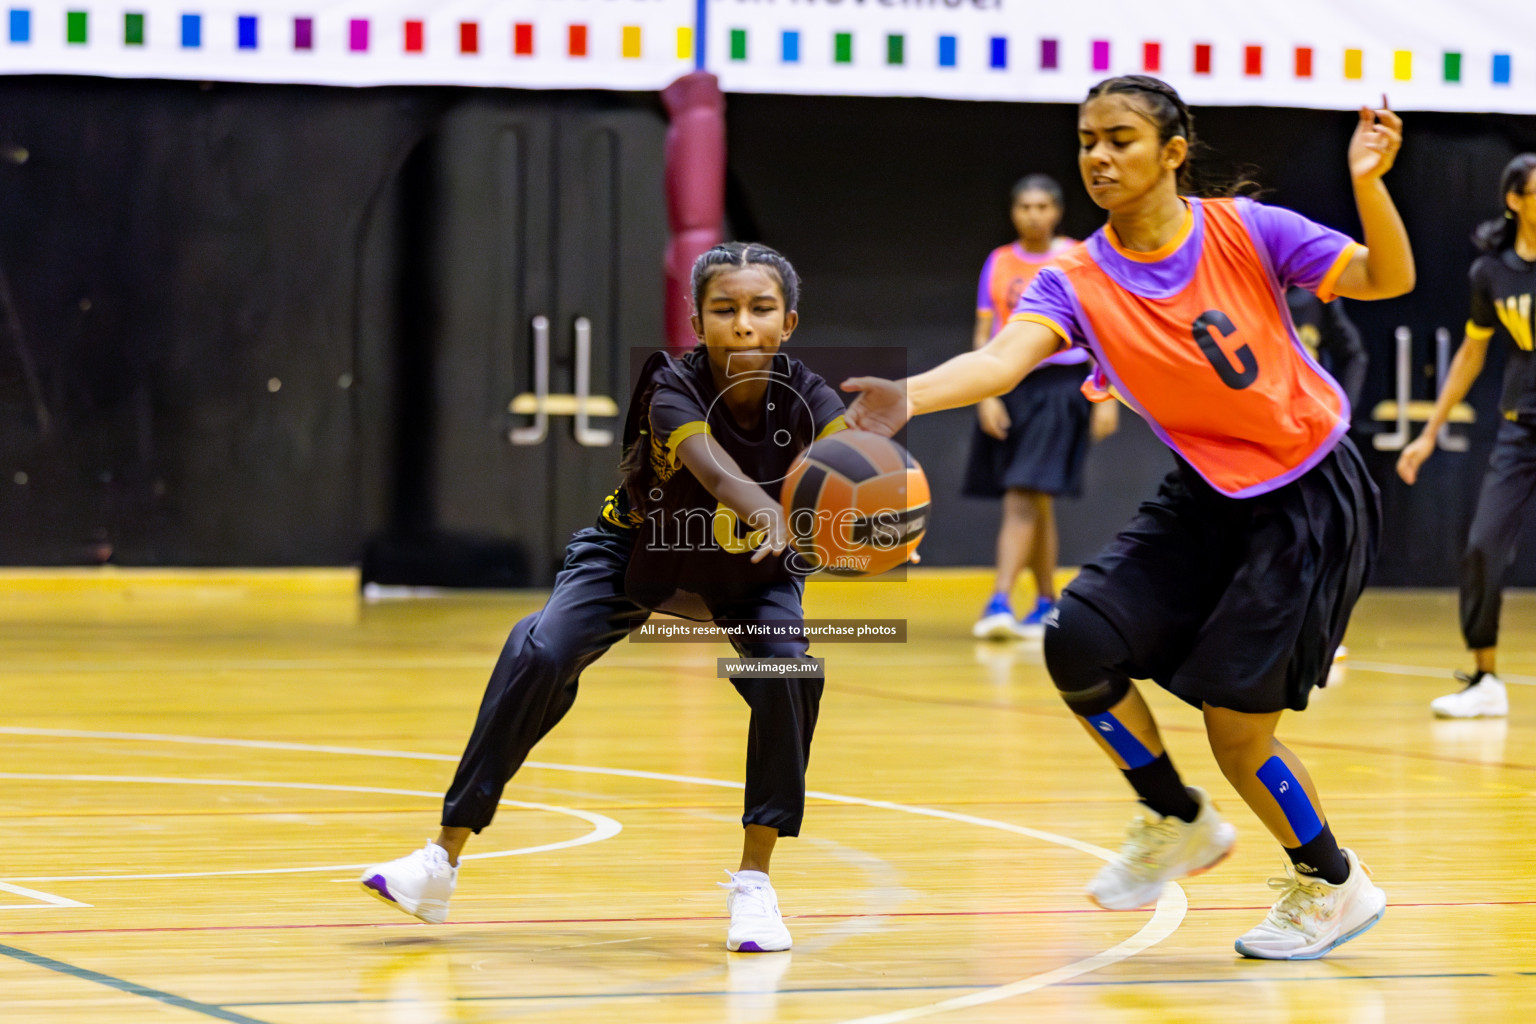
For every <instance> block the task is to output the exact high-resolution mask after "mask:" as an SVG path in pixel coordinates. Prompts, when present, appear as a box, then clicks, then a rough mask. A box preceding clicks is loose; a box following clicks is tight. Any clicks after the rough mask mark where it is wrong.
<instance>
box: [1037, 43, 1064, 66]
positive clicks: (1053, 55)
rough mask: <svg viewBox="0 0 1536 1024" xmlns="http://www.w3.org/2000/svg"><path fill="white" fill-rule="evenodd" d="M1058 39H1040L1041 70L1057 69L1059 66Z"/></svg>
mask: <svg viewBox="0 0 1536 1024" xmlns="http://www.w3.org/2000/svg"><path fill="white" fill-rule="evenodd" d="M1056 51H1057V45H1056V40H1054V39H1042V40H1040V70H1041V71H1055V70H1056V68H1057V67H1059V66H1060V65H1059V62H1058V54H1057V52H1056Z"/></svg>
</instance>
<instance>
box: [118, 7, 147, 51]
mask: <svg viewBox="0 0 1536 1024" xmlns="http://www.w3.org/2000/svg"><path fill="white" fill-rule="evenodd" d="M123 45H124V46H143V45H144V15H142V14H124V15H123Z"/></svg>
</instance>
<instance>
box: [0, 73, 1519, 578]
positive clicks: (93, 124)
mask: <svg viewBox="0 0 1536 1024" xmlns="http://www.w3.org/2000/svg"><path fill="white" fill-rule="evenodd" d="M462 93H463V90H454V89H327V88H319V87H313V88H311V87H295V86H257V85H204V84H199V83H169V82H152V81H113V80H102V79H86V78H54V77H3V78H0V195H3V199H0V563H5V564H89V563H92V562H99V561H104V560H108V559H110V560H112V561H116V562H119V563H122V564H129V565H222V564H257V565H261V564H268V565H282V564H327V563H331V564H334V563H345V562H351V561H355V560H356V559H358V558H359V556H360V553H361V551H362V550H363V547H364V545H365V544H366V542H367V540H368V539H369V538H370V537H372V536H376V535H378V534H379V533H380V531H383V530H385V529H387V528H388V527H389V526H390V525H391V520H392V518H399V517H400V516H410V515H413V514H416V513H417V512H420V511H421V509H420V508H419V507H417V506H415V505H413V504H412V503H411V502H410V501H409V500H407V497H406V496H402V495H400V494H397V493H394V492H393V491H392V490H391V480H392V478H393V477H394V475H396V474H397V473H398V472H399V467H400V466H401V465H405V464H414V463H412V462H411V460H412V459H413V458H415V457H416V455H418V454H419V453H416V452H413V451H412V450H410V449H409V448H407V447H402V445H403V442H402V441H401V438H400V434H401V433H402V431H401V430H400V429H399V421H400V417H401V416H403V415H428V414H429V413H428V412H422V411H421V410H416V412H415V413H412V411H411V410H410V409H407V408H403V407H401V403H400V399H399V395H401V394H404V393H405V391H402V390H401V389H400V387H399V386H398V383H399V382H398V380H397V375H398V374H399V373H400V372H401V371H402V369H409V368H402V367H400V366H398V365H396V362H397V357H396V356H395V355H394V353H397V352H398V351H400V350H401V347H400V345H399V344H398V340H399V335H400V331H401V330H402V323H404V322H405V321H406V320H408V319H409V317H410V315H411V310H412V308H413V307H412V306H411V303H410V302H408V301H404V300H402V298H401V296H400V295H399V294H398V291H397V289H398V286H399V282H401V281H402V280H409V279H411V274H412V271H411V264H410V262H409V256H408V254H407V253H406V252H405V247H406V246H408V245H409V239H410V225H411V220H410V217H409V212H408V210H405V211H403V212H402V210H401V209H399V208H398V207H399V206H400V204H401V203H402V202H408V197H409V187H408V186H409V173H407V175H406V179H405V180H404V184H402V178H401V172H402V168H406V169H407V171H408V166H407V161H408V158H409V157H410V154H411V153H412V152H413V151H414V150H415V149H416V147H417V146H418V145H419V144H420V143H421V142H422V140H423V139H424V138H427V137H428V136H429V135H430V134H431V131H432V127H433V125H434V124H435V123H436V121H437V119H438V118H439V117H440V116H441V114H442V112H443V111H444V110H445V109H447V108H448V107H449V106H450V105H451V104H453V103H454V102H456V98H457V97H459V96H461V95H462ZM508 95H509V97H510V96H515V98H516V100H517V102H520V103H528V102H541V101H543V98H545V97H547V98H548V100H549V102H552V103H553V102H555V101H556V100H557V99H558V97H556V96H555V95H554V94H528V93H518V94H508ZM567 95H568V94H567ZM1362 98H1363V99H1371V97H1362ZM601 102H620V103H635V104H641V105H649V106H655V105H656V103H657V101H656V98H655V97H654V96H649V95H640V96H631V97H623V96H612V95H611V94H610V95H609V96H608V97H607V98H606V99H603V100H602V101H601ZM1196 113H1197V128H1198V130H1199V133H1200V136H1201V138H1202V139H1203V140H1204V141H1205V143H1206V144H1207V145H1208V146H1209V147H1210V148H1211V150H1213V157H1214V161H1215V165H1216V166H1218V167H1219V166H1221V165H1222V164H1223V163H1225V164H1227V165H1230V166H1233V167H1238V168H1239V169H1240V172H1241V173H1243V174H1244V175H1245V176H1247V177H1251V178H1253V179H1254V180H1256V181H1258V182H1259V183H1260V184H1262V185H1263V186H1265V187H1266V188H1267V189H1268V190H1269V191H1268V192H1267V194H1266V196H1265V198H1266V199H1267V200H1268V201H1270V202H1275V203H1280V204H1283V205H1287V206H1290V207H1292V208H1294V209H1297V210H1299V211H1301V212H1303V213H1305V214H1307V215H1309V216H1311V217H1314V218H1316V219H1317V220H1320V221H1322V222H1324V223H1327V224H1331V225H1333V226H1336V227H1339V228H1341V229H1343V230H1346V231H1349V232H1351V233H1356V234H1358V230H1359V227H1358V224H1357V223H1356V221H1355V215H1354V209H1353V202H1352V199H1351V196H1350V189H1349V182H1348V177H1347V173H1346V171H1345V165H1344V150H1345V145H1346V142H1347V139H1348V137H1349V133H1350V131H1351V128H1352V125H1353V123H1354V120H1355V115H1354V114H1353V113H1352V112H1347V111H1342V112H1328V111H1303V110H1289V109H1268V108H1206V109H1200V110H1197V112H1196ZM1075 116H1076V112H1075V108H1073V107H1071V106H1068V105H1059V104H1054V105H1052V104H1042V105H1024V104H1000V103H959V102H948V101H935V100H921V99H851V98H819V97H786V96H766V95H764V96H756V95H733V96H730V97H728V99H727V123H728V132H729V158H730V165H729V174H730V179H729V188H728V222H729V224H728V230H729V231H730V232H731V233H732V234H735V235H737V236H739V237H746V238H758V239H761V240H763V241H766V242H768V243H770V244H772V245H774V246H776V247H778V248H780V249H781V250H782V251H783V252H784V253H785V254H786V255H788V256H789V257H790V258H791V259H792V260H793V261H794V262H795V264H796V266H797V267H798V268H799V270H800V271H801V273H802V275H803V277H804V280H805V289H804V299H803V302H802V310H801V311H802V317H803V327H802V329H801V332H800V333H799V334H798V335H797V341H798V342H800V343H803V344H806V345H817V346H862V345H877V346H901V347H904V348H905V349H906V350H907V352H908V365H909V367H910V368H911V369H913V370H919V369H923V368H926V367H928V366H932V365H934V364H935V363H937V362H939V361H940V360H942V359H944V358H946V357H947V356H949V355H951V354H953V353H955V352H958V351H961V350H963V349H964V348H966V347H967V346H968V345H969V339H970V331H971V323H972V316H973V309H974V301H975V289H976V277H977V274H978V273H979V270H980V267H981V263H982V260H983V258H984V257H985V255H986V253H987V251H988V250H989V249H990V248H992V247H994V246H996V245H999V244H1002V243H1004V242H1006V241H1008V240H1009V239H1010V237H1011V233H1010V228H1009V223H1008V218H1007V198H1008V190H1009V187H1010V186H1011V185H1012V183H1013V182H1014V181H1015V180H1016V179H1017V178H1018V177H1019V176H1021V175H1023V174H1025V173H1029V172H1035V171H1044V172H1046V173H1049V174H1052V175H1054V176H1056V177H1057V178H1058V180H1060V181H1061V182H1062V184H1063V187H1064V188H1065V191H1066V195H1067V216H1066V220H1065V222H1064V225H1063V226H1064V229H1065V230H1066V231H1067V232H1069V233H1071V234H1073V235H1076V236H1078V237H1083V236H1085V235H1087V234H1088V233H1090V232H1091V231H1093V230H1094V229H1095V228H1096V227H1097V225H1098V224H1099V223H1100V217H1099V215H1098V212H1097V211H1096V210H1095V209H1094V208H1093V207H1092V206H1091V205H1090V204H1089V203H1088V201H1087V199H1086V198H1085V196H1084V194H1083V192H1082V188H1081V185H1080V184H1079V183H1078V180H1077V174H1076V165H1075V136H1074V126H1075ZM1405 118H1406V121H1407V142H1406V145H1405V148H1404V151H1403V154H1402V156H1401V157H1400V159H1399V162H1398V166H1397V168H1396V169H1395V170H1394V171H1393V172H1392V174H1391V176H1390V178H1389V184H1390V186H1391V188H1392V191H1393V194H1394V195H1395V196H1396V197H1397V199H1398V202H1399V206H1400V208H1401V209H1402V211H1403V214H1404V217H1405V219H1406V221H1407V223H1408V226H1409V231H1410V233H1411V235H1412V237H1413V239H1414V244H1415V251H1416V254H1417V257H1418V266H1419V286H1418V288H1417V290H1416V291H1415V292H1414V293H1413V294H1412V295H1409V296H1407V297H1405V298H1402V299H1398V300H1393V301H1390V302H1383V303H1373V304H1365V303H1356V304H1352V306H1351V313H1352V315H1353V317H1354V318H1355V320H1356V322H1357V323H1358V324H1359V325H1360V328H1361V331H1362V334H1363V335H1364V337H1365V340H1366V342H1367V345H1368V348H1369V349H1370V353H1371V357H1372V365H1371V368H1370V373H1369V377H1368V380H1367V384H1366V392H1365V397H1364V400H1363V401H1362V403H1361V405H1362V409H1361V410H1357V429H1356V440H1357V443H1359V444H1360V446H1361V448H1362V450H1363V451H1365V452H1366V454H1367V458H1368V460H1369V461H1370V463H1371V465H1372V468H1373V471H1374V473H1375V475H1376V478H1377V480H1378V483H1380V484H1381V485H1382V489H1383V500H1384V505H1385V509H1386V515H1387V520H1386V522H1387V533H1386V543H1385V546H1384V550H1383V557H1382V562H1381V567H1380V570H1379V572H1378V574H1377V577H1376V582H1378V583H1381V584H1388V585H1447V584H1450V583H1452V582H1454V579H1455V566H1456V562H1457V559H1458V557H1459V553H1460V547H1461V544H1462V541H1463V539H1464V538H1465V535H1466V529H1467V524H1468V522H1469V520H1470V516H1471V512H1472V507H1473V502H1474V500H1475V498H1476V492H1477V486H1478V482H1479V480H1480V478H1481V475H1482V472H1483V468H1484V465H1485V464H1486V459H1487V453H1488V449H1489V446H1490V444H1491V440H1492V433H1493V429H1494V427H1495V426H1496V416H1495V415H1494V412H1493V409H1494V403H1495V401H1496V394H1497V379H1498V375H1499V372H1500V371H1501V369H1502V353H1500V354H1499V355H1498V356H1496V357H1495V358H1493V359H1492V360H1490V365H1489V367H1488V368H1487V369H1486V370H1485V371H1484V375H1483V378H1482V380H1481V381H1480V382H1479V384H1478V386H1477V388H1476V389H1475V390H1474V392H1473V394H1472V396H1471V401H1472V404H1473V405H1474V406H1475V407H1476V408H1477V410H1478V413H1479V420H1478V422H1477V423H1476V424H1475V425H1474V426H1473V427H1472V428H1470V433H1471V436H1472V439H1473V444H1472V449H1471V451H1470V452H1468V453H1466V454H1454V453H1448V452H1441V453H1438V454H1437V455H1436V457H1435V458H1434V460H1433V461H1432V462H1431V463H1430V464H1429V465H1428V466H1427V467H1426V469H1425V472H1424V475H1423V478H1422V480H1421V482H1420V484H1419V486H1418V487H1416V488H1414V489H1412V490H1410V489H1408V488H1406V487H1404V486H1402V485H1401V484H1400V483H1399V482H1397V480H1396V479H1395V477H1394V476H1393V475H1392V472H1391V467H1392V463H1393V461H1394V459H1395V455H1394V454H1391V453H1378V452H1375V451H1374V450H1373V449H1372V448H1371V433H1372V431H1374V430H1375V429H1377V425H1375V424H1372V423H1371V422H1370V421H1369V419H1368V414H1369V410H1370V408H1371V406H1373V405H1374V404H1375V403H1376V402H1377V401H1379V400H1380V399H1382V398H1385V397H1388V396H1389V395H1390V393H1391V391H1392V379H1391V375H1392V366H1393V355H1392V340H1391V339H1392V332H1393V329H1394V328H1396V327H1397V326H1398V325H1407V326H1408V327H1410V328H1411V329H1412V331H1413V333H1414V336H1415V339H1416V341H1415V346H1416V347H1415V367H1416V372H1417V373H1418V377H1417V379H1416V381H1415V388H1416V391H1415V394H1416V397H1425V398H1427V397H1430V388H1431V386H1432V384H1431V378H1430V376H1429V375H1428V374H1429V373H1431V372H1432V359H1433V350H1432V336H1433V332H1434V329H1435V328H1436V327H1440V326H1444V327H1449V328H1451V330H1452V331H1453V334H1454V335H1455V337H1456V338H1457V340H1459V338H1460V328H1461V325H1462V323H1463V322H1464V321H1465V319H1466V305H1467V289H1466V283H1465V282H1466V269H1467V266H1468V264H1469V262H1470V260H1471V258H1472V256H1473V251H1472V249H1471V247H1470V244H1469V243H1468V242H1467V241H1466V238H1467V234H1468V232H1469V231H1470V230H1471V228H1472V227H1473V226H1474V224H1475V223H1476V222H1477V221H1478V220H1480V219H1483V218H1486V217H1488V216H1492V215H1495V214H1496V213H1497V212H1498V209H1499V205H1498V197H1497V196H1496V195H1495V194H1494V193H1495V191H1496V187H1497V180H1498V175H1499V171H1500V170H1501V169H1502V167H1503V165H1504V163H1505V162H1506V161H1507V160H1508V158H1509V157H1510V156H1512V155H1514V154H1515V153H1517V152H1521V151H1523V150H1527V149H1536V118H1532V117H1515V116H1501V115H1451V114H1412V113H1410V114H1408V115H1405ZM663 201H664V200H663V197H662V196H661V195H657V196H656V197H655V202H656V203H657V204H660V203H662V202H663ZM661 259H662V253H661V252H660V251H658V252H656V254H655V277H656V280H657V281H660V280H661ZM418 276H419V275H418ZM407 326H409V325H407ZM659 331H660V325H659V324H658V334H659ZM407 390H408V389H407ZM972 423H973V414H972V413H971V412H970V411H965V410H962V411H956V412H950V413H944V414H939V415H936V416H932V417H927V418H925V419H924V420H922V421H920V422H919V423H917V424H915V425H914V426H913V428H912V429H911V431H910V444H911V447H912V449H913V452H914V454H915V455H916V456H917V457H918V459H919V460H920V461H922V463H923V464H924V466H925V468H926V469H927V471H928V474H929V476H930V479H931V481H932V483H933V487H934V493H935V518H934V521H933V525H932V528H931V529H930V532H929V536H928V540H927V541H926V542H925V544H924V554H925V556H926V559H927V563H928V564H932V565H944V564H987V563H990V561H991V558H992V539H993V536H994V534H995V526H996V519H997V511H998V510H997V508H996V506H995V503H992V502H982V501H970V500H966V499H961V498H959V497H957V496H956V494H957V491H958V483H959V477H960V470H961V466H962V464H963V460H964V456H965V452H966V448H967V445H968V444H969V440H970V433H971V429H972ZM1122 423H1123V426H1122V430H1121V433H1120V434H1118V435H1117V436H1116V437H1114V438H1112V439H1110V440H1109V441H1108V442H1106V443H1105V444H1103V445H1102V446H1100V448H1099V449H1097V450H1096V451H1095V452H1094V453H1093V454H1092V456H1091V457H1090V463H1089V471H1088V487H1087V493H1086V494H1085V495H1084V497H1083V498H1081V499H1079V500H1076V501H1072V502H1066V503H1063V505H1062V509H1061V512H1062V515H1061V529H1062V559H1063V562H1064V563H1065V564H1072V563H1074V562H1078V561H1081V560H1082V559H1083V558H1085V557H1087V556H1088V555H1090V554H1091V553H1092V551H1093V550H1094V548H1095V547H1096V546H1097V545H1098V544H1100V543H1101V542H1102V541H1103V540H1104V538H1105V537H1107V536H1108V535H1109V534H1110V533H1112V532H1113V531H1114V530H1115V529H1116V528H1117V527H1118V526H1119V525H1120V524H1121V523H1122V522H1123V521H1124V520H1125V519H1126V517H1127V516H1128V515H1129V514H1130V513H1131V511H1132V510H1133V509H1134V508H1135V506H1136V503H1137V502H1138V501H1139V500H1140V499H1141V498H1143V497H1145V496H1147V495H1148V494H1150V493H1151V491H1152V490H1153V488H1154V487H1155V484H1156V481H1157V479H1158V478H1159V477H1160V476H1161V475H1162V473H1164V472H1165V471H1166V470H1167V468H1168V466H1169V465H1170V458H1169V456H1168V455H1167V453H1166V451H1165V450H1164V449H1162V448H1161V446H1160V445H1159V444H1158V443H1157V442H1156V440H1155V439H1154V438H1153V437H1152V436H1151V434H1150V432H1149V431H1147V430H1146V428H1145V427H1144V426H1142V425H1141V424H1140V423H1139V422H1137V421H1136V420H1135V418H1134V417H1133V416H1130V415H1126V416H1123V417H1122ZM417 469H418V470H420V472H422V473H423V474H427V473H430V470H431V467H426V468H424V469H423V468H422V467H417ZM592 486H593V490H594V495H595V497H594V502H595V501H596V500H597V497H600V494H599V492H600V491H602V490H603V489H605V488H606V486H607V485H606V484H603V483H601V482H594V483H593V485H592ZM572 525H573V526H574V525H579V524H572ZM1512 581H1513V582H1514V583H1516V584H1530V583H1532V582H1536V556H1533V555H1531V554H1530V553H1529V552H1526V553H1524V554H1522V556H1521V558H1520V559H1519V561H1518V562H1517V564H1516V566H1515V571H1514V573H1513V575H1512Z"/></svg>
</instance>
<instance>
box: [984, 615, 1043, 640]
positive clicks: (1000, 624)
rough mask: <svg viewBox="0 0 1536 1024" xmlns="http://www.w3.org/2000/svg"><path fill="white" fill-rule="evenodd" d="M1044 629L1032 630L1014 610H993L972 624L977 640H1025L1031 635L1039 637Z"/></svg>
mask: <svg viewBox="0 0 1536 1024" xmlns="http://www.w3.org/2000/svg"><path fill="white" fill-rule="evenodd" d="M1041 632H1043V630H1039V629H1037V630H1034V631H1033V632H1032V631H1031V630H1030V628H1029V627H1028V626H1025V625H1024V624H1023V623H1022V622H1020V621H1019V620H1018V619H1016V618H1014V617H1013V613H1012V612H993V613H992V614H990V615H983V616H982V617H981V618H979V619H977V620H976V623H975V625H973V626H971V636H973V637H975V638H976V639H977V640H1024V639H1028V638H1029V637H1030V636H1031V635H1033V636H1036V637H1038V636H1039V635H1040V634H1041Z"/></svg>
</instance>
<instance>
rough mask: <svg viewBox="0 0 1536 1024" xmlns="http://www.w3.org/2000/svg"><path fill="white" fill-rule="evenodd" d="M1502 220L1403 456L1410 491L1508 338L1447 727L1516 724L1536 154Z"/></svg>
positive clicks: (1531, 458)
mask: <svg viewBox="0 0 1536 1024" xmlns="http://www.w3.org/2000/svg"><path fill="white" fill-rule="evenodd" d="M1499 195H1500V197H1502V199H1503V200H1504V215H1503V216H1502V217H1498V218H1495V219H1493V220H1490V221H1486V222H1485V223H1483V224H1482V225H1481V226H1479V228H1478V229H1477V231H1476V233H1474V234H1473V236H1472V241H1473V242H1474V243H1475V244H1476V245H1477V247H1478V248H1479V249H1482V250H1483V255H1481V256H1479V257H1478V258H1477V259H1476V260H1475V261H1474V262H1473V264H1472V270H1471V271H1470V272H1469V273H1468V275H1467V276H1468V277H1469V278H1470V280H1471V284H1472V315H1471V316H1470V317H1468V319H1467V326H1466V337H1464V338H1463V339H1462V342H1461V347H1460V348H1459V349H1457V350H1456V358H1455V359H1453V360H1452V361H1451V369H1450V372H1449V373H1448V374H1447V375H1446V380H1445V388H1444V389H1443V390H1442V391H1441V392H1440V397H1439V398H1438V399H1437V400H1436V401H1435V410H1434V412H1433V413H1431V414H1430V417H1429V422H1428V423H1426V424H1425V425H1424V432H1423V433H1422V434H1420V435H1419V436H1418V438H1417V439H1416V440H1415V441H1413V443H1412V444H1410V445H1408V447H1406V448H1404V449H1403V452H1402V454H1401V455H1400V456H1399V457H1398V460H1397V473H1398V475H1399V476H1401V477H1402V478H1403V479H1404V480H1405V481H1406V482H1408V483H1410V484H1411V483H1413V482H1414V481H1415V480H1417V479H1418V477H1419V467H1420V466H1422V465H1424V460H1426V459H1428V458H1429V457H1430V456H1431V455H1433V454H1434V451H1435V438H1436V437H1437V436H1439V433H1440V428H1441V427H1442V426H1443V425H1444V424H1445V422H1446V419H1447V418H1448V417H1449V416H1450V414H1451V410H1452V409H1453V408H1455V406H1456V403H1457V402H1460V401H1461V400H1462V399H1463V398H1465V397H1467V392H1468V391H1470V390H1471V388H1472V384H1473V382H1474V381H1476V380H1477V375H1478V374H1479V373H1481V372H1482V369H1483V359H1484V357H1485V356H1486V355H1487V354H1488V341H1489V339H1491V338H1492V337H1493V336H1494V334H1496V333H1501V334H1503V336H1504V337H1505V339H1507V340H1508V342H1509V349H1508V352H1509V356H1508V359H1507V361H1506V362H1505V364H1504V390H1503V394H1502V397H1501V398H1500V399H1499V411H1500V412H1501V413H1503V414H1504V422H1503V423H1501V424H1499V436H1498V440H1497V441H1496V442H1495V444H1494V446H1493V455H1492V456H1491V457H1490V458H1489V460H1488V472H1487V474H1486V475H1485V476H1484V477H1483V489H1482V493H1481V494H1479V495H1478V498H1477V512H1476V513H1475V514H1474V515H1473V517H1472V530H1471V533H1470V534H1469V535H1468V537H1467V549H1466V554H1465V555H1463V556H1462V559H1461V633H1462V636H1463V637H1464V638H1465V639H1466V642H1467V649H1468V650H1470V651H1471V652H1472V659H1473V672H1472V674H1471V675H1467V674H1466V673H1464V672H1457V673H1456V677H1457V678H1458V679H1460V680H1462V682H1464V683H1465V684H1466V686H1465V687H1464V688H1463V689H1462V690H1460V691H1458V692H1456V693H1448V694H1446V695H1445V696H1443V697H1437V698H1435V700H1433V701H1431V702H1430V705H1429V706H1430V709H1431V710H1432V711H1434V713H1435V714H1436V715H1438V716H1440V717H1441V718H1481V717H1485V716H1486V717H1501V716H1503V715H1507V714H1509V698H1508V696H1507V695H1506V694H1505V692H1504V683H1503V681H1502V680H1501V679H1499V677H1498V676H1497V675H1495V674H1494V673H1495V672H1496V671H1497V669H1498V643H1499V605H1500V603H1501V601H1502V598H1503V593H1502V591H1503V586H1504V572H1505V570H1507V569H1508V568H1509V563H1510V562H1511V561H1512V560H1513V559H1514V557H1515V542H1516V541H1517V540H1518V539H1519V536H1520V525H1521V523H1522V522H1523V521H1524V519H1525V515H1526V509H1527V506H1528V505H1529V504H1530V500H1531V494H1532V492H1533V491H1536V354H1533V352H1532V338H1533V331H1532V320H1531V306H1532V302H1533V301H1536V299H1533V296H1536V272H1533V271H1536V153H1522V154H1521V155H1519V156H1517V157H1515V158H1514V159H1513V160H1511V161H1510V162H1509V164H1508V166H1506V167H1505V168H1504V174H1503V176H1502V177H1501V178H1500V179H1499Z"/></svg>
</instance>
